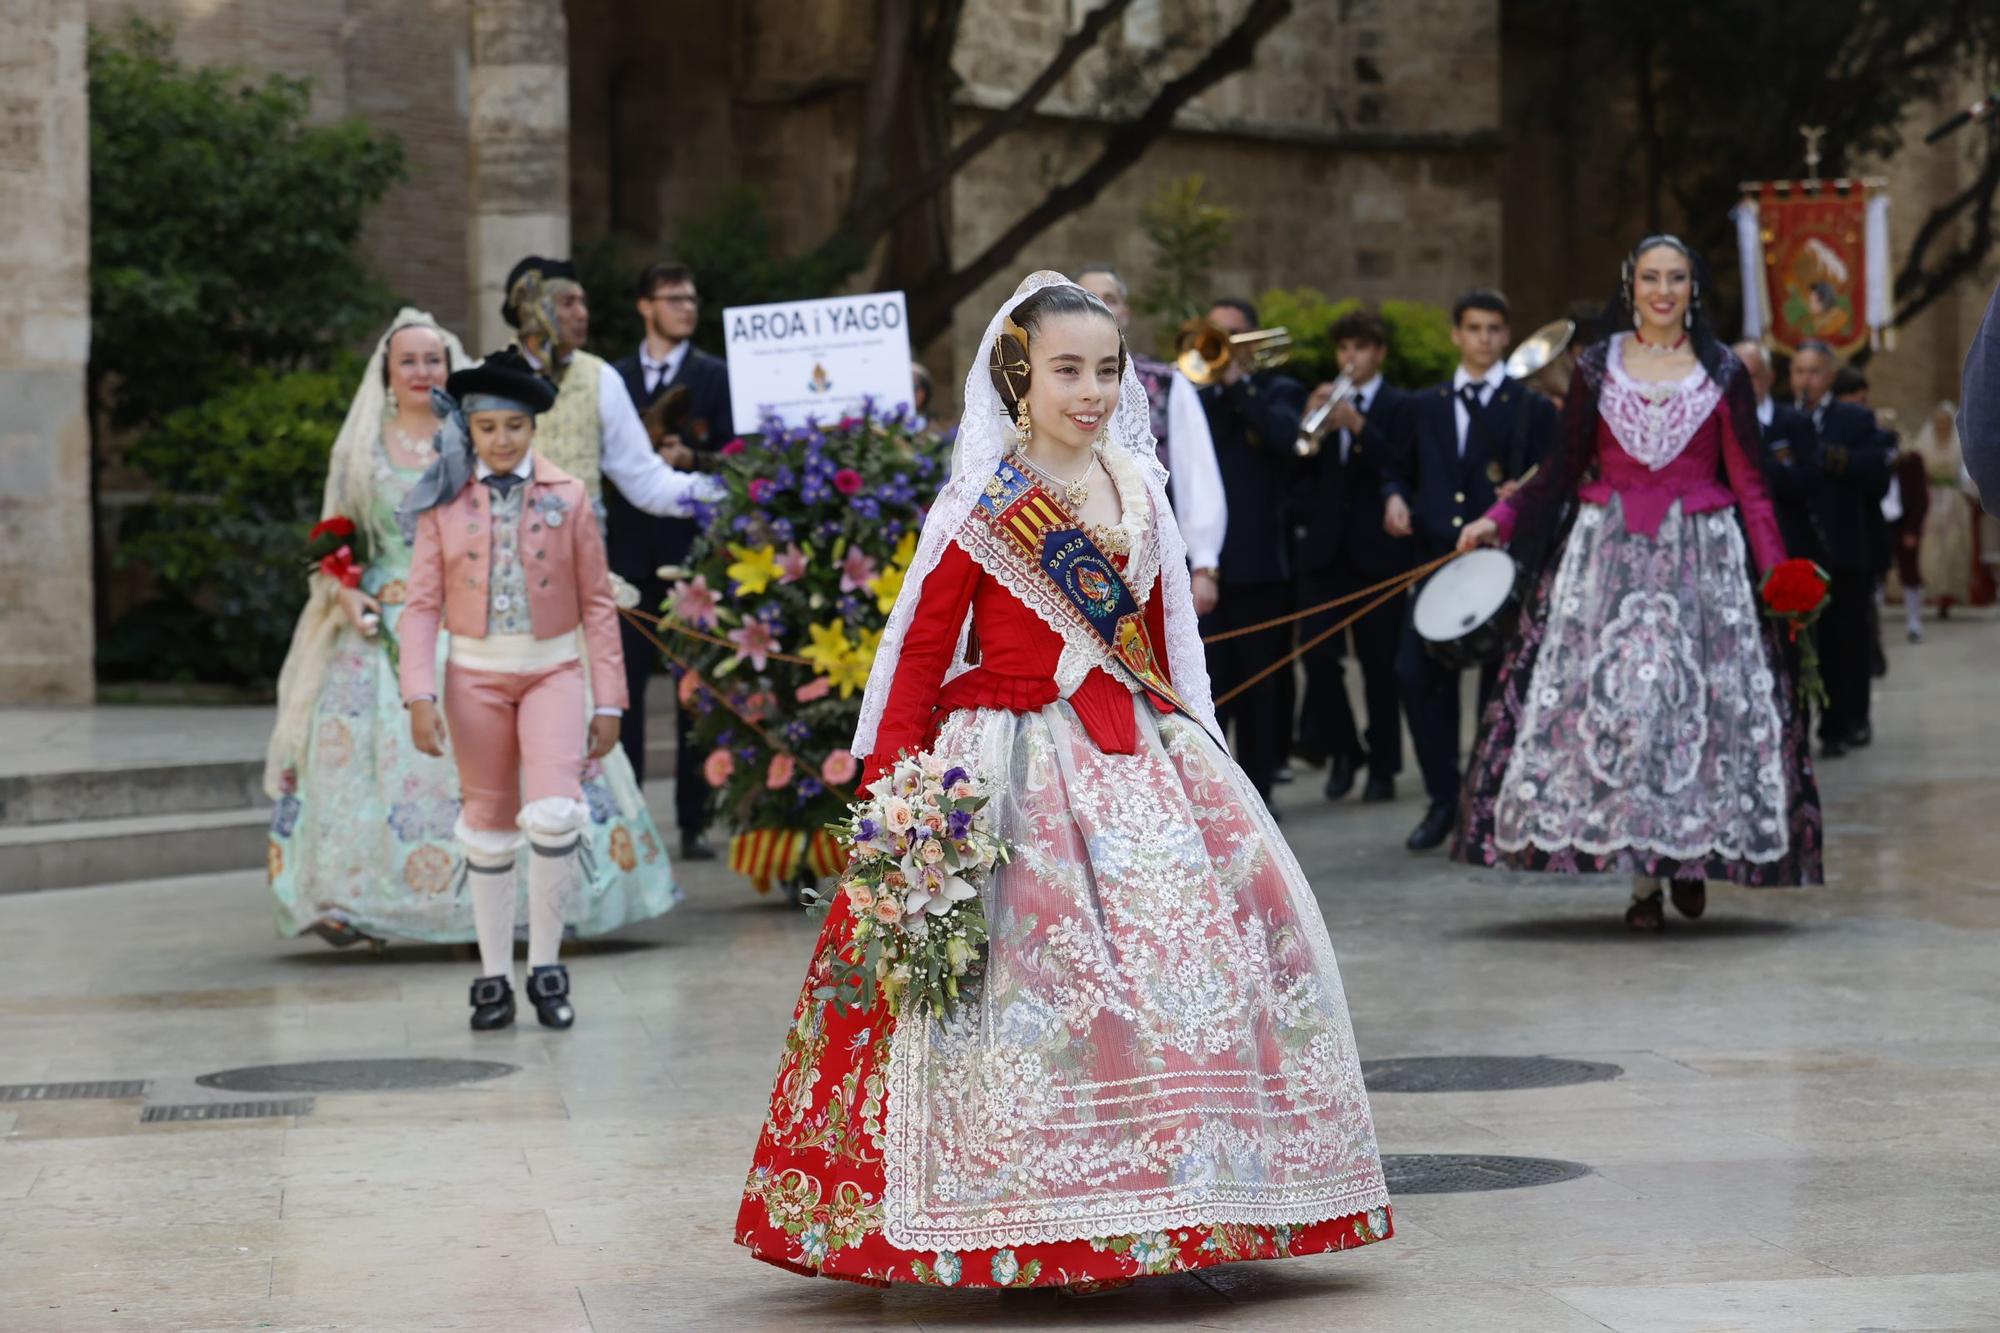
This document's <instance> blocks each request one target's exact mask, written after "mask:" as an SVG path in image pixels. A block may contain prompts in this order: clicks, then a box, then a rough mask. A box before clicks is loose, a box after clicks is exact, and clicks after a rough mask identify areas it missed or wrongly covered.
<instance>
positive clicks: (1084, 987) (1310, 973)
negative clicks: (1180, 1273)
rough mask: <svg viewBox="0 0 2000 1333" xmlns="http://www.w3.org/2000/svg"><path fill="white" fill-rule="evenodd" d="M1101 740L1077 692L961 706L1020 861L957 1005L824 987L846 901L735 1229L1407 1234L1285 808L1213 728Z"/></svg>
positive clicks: (921, 1238)
mask: <svg viewBox="0 0 2000 1333" xmlns="http://www.w3.org/2000/svg"><path fill="white" fill-rule="evenodd" d="M1136 711H1137V713H1138V717H1139V732H1140V748H1139V752H1138V753H1136V754H1132V755H1108V754H1104V753H1102V752H1100V751H1098V750H1097V749H1096V748H1095V747H1094V746H1093V745H1092V744H1091V742H1090V740H1089V738H1088V737H1087V735H1086V734H1085V733H1084V731H1083V729H1082V727H1081V726H1080V725H1079V724H1078V722H1077V720H1076V716H1075V714H1074V712H1073V711H1072V710H1071V709H1070V707H1069V705H1068V704H1066V703H1062V702H1058V703H1055V704H1052V705H1050V706H1049V707H1047V708H1045V709H1043V710H1041V711H1040V712H1037V713H1028V714H1015V713H1011V712H1007V711H1003V710H998V709H977V710H964V711H960V712H957V713H954V714H952V715H951V717H950V718H949V719H948V720H947V721H946V723H945V725H944V727H943V729H942V731H941V733H940V735H939V737H938V740H937V744H936V746H935V750H936V751H937V752H938V753H940V754H941V755H943V756H945V757H946V758H947V759H948V760H949V761H950V762H952V763H956V764H961V765H964V766H965V767H966V768H968V769H969V770H970V771H972V772H973V773H974V775H975V780H976V781H978V782H979V783H980V784H981V785H982V787H984V788H985V789H986V790H987V791H989V792H991V793H993V797H994V799H993V802H992V804H991V805H990V806H989V807H988V809H989V813H991V814H992V815H993V816H994V818H995V821H996V829H997V831H998V832H999V833H1000V835H1001V837H1002V838H1003V839H1005V841H1006V842H1007V844H1008V846H1009V848H1010V850H1011V852H1012V855H1013V860H1012V861H1011V862H1010V863H1008V864H1007V865H1004V866H1002V867H1000V868H999V869H998V871H996V873H995V874H994V876H993V878H992V880H991V882H990V883H989V884H988V885H986V886H985V889H984V893H985V895H986V902H985V906H986V912H987V919H988V923H989V928H990V931H991V941H990V944H989V948H988V957H987V962H986V967H985V970H984V972H983V974H982V975H981V976H979V977H978V978H977V979H976V981H975V982H974V984H973V985H972V986H971V987H970V988H969V989H968V991H967V992H966V999H965V1002H964V1003H962V1004H961V1006H960V1007H959V1009H958V1011H957V1013H956V1014H955V1015H953V1016H952V1017H951V1018H949V1019H945V1020H939V1019H935V1018H930V1017H925V1018H921V1019H918V1018H910V1019H908V1020H907V1021H904V1022H902V1023H898V1022H897V1021H896V1020H895V1019H894V1018H893V1017H891V1015H890V1014H889V1013H888V1012H887V1010H886V1008H885V1007H884V1006H883V1005H881V1004H879V1003H878V1004H877V1005H876V1006H875V1007H874V1008H872V1009H869V1010H862V1009H860V1008H858V1007H842V1006H840V1005H837V1004H836V1003H834V1001H833V1000H832V999H831V998H829V996H830V992H828V991H827V990H826V989H825V988H827V987H828V985H829V982H830V977H831V968H832V965H833V964H834V962H835V961H836V959H838V958H840V957H841V956H843V954H844V953H845V952H846V951H847V950H849V949H850V947H851V944H850V941H851V937H852V932H853V919H852V915H851V911H850V908H849V905H848V902H847V900H846V899H845V898H844V897H842V898H841V899H839V900H837V903H836V906H835V907H834V909H833V910H832V911H831V912H830V913H829V915H828V919H827V923H826V926H825V928H824V929H823V930H822V931H821V933H820V937H819V942H818V945H817V946H816V950H815V953H814V957H813V961H812V964H811V966H810V968H809V969H808V971H807V975H806V980H805V985H804V987H803V990H802V992H801V994H800V997H799V1003H798V1007H797V1009H796V1011H795V1018H794V1022H793V1025H792V1027H791V1030H790V1032H789V1033H788V1035H787V1038H786V1043H785V1052H784V1058H783V1061H782V1063H781V1065H780V1068H779V1073H778V1081H777V1086H776V1089H775V1091H774V1093H773V1096H772V1099H771V1107H770V1112H769V1115H768V1117H767V1119H766V1121H765V1125H764V1131H763V1135H762V1137H761V1139H760V1141H759V1143H758V1146H757V1152H756V1156H755V1159H754V1162H753V1166H752V1170H751V1172H750V1177H749V1181H748V1183H747V1185H746V1187H745V1190H744V1197H743V1205H742V1209H741V1212H740V1213H739V1215H738V1218H737V1228H736V1233H737V1239H738V1241H739V1242H740V1243H742V1244H743V1245H745V1246H747V1247H748V1248H749V1249H750V1250H751V1251H752V1252H753V1253H754V1254H755V1255H756V1256H757V1257H758V1258H761V1259H765V1260H767V1261H769V1262H771V1263H774V1264H777V1265H779V1266H781V1267H785V1268H790V1269H792V1270H794V1271H797V1272H801V1273H817V1274H821V1275H824V1276H827V1277H839V1278H847V1279H851V1280H854V1281H860V1282H868V1283H875V1284H883V1283H889V1282H922V1283H934V1284H940V1285H946V1286H1000V1287H1007V1286H1037V1285H1074V1284H1090V1283H1095V1282H1103V1281H1108V1280H1113V1279H1122V1278H1127V1277H1134V1276H1140V1275H1144V1274H1154V1273H1168V1272H1174V1271H1177V1270H1182V1269H1189V1268H1199V1267H1203V1266H1206V1265H1209V1264H1216V1263H1225V1262H1229V1261H1231V1260H1239V1259H1267V1258H1276V1257H1280V1256H1285V1255H1301V1254H1313V1253H1319V1252H1322V1251H1328V1250H1342V1249H1350V1248H1353V1247H1354V1246H1357V1245H1365V1244H1368V1243H1371V1242H1373V1241H1377V1240H1382V1239H1384V1238H1386V1237H1387V1236H1389V1235H1390V1234H1391V1219H1390V1213H1389V1202H1388V1193H1387V1190H1386V1188H1385V1187H1384V1185H1383V1180H1382V1169H1381V1162H1380V1159H1379V1157H1378V1155H1377V1152H1376V1147H1375V1133H1374V1126H1373V1122H1372V1119H1371V1117H1370V1115H1369V1109H1368V1099H1367V1093H1366V1091H1365V1089H1364V1088H1363V1086H1362V1082H1361V1070H1360V1062H1359V1060H1358V1058H1357V1056H1356V1053H1355V1049H1354V1038H1353V1033H1352V1030H1351V1028H1350V1025H1349V1022H1348V1016H1347V1006H1346V999H1345V996H1344V994H1343V993H1342V990H1341V984H1340V977H1339V973H1338V971H1337V969H1336V967H1335V965H1334V960H1333V949H1332V944H1331V942H1330V941H1329V940H1328V938H1327V933H1326V926H1325V924H1324V922H1323V921H1322V920H1321V917H1320V913H1319V908H1318V905H1317V903H1316V902H1315V901H1314V899H1313V897H1312V894H1311V891H1310V889H1309V888H1308V887H1307V885H1306V883H1305V879H1304V876H1303V874H1302V873H1301V872H1300V870H1299V867H1298V864H1297V862H1296V861H1295V860H1294V859H1293V858H1292V855H1291V852H1290V850H1289V849H1288V848H1287V847H1286V846H1285V844H1284V842H1283V840H1282V839H1281V838H1280V837H1279V836H1278V832H1277V829H1276V827H1275V826H1274V825H1273V824H1272V822H1271V820H1270V817H1269V815H1268V813H1267V812H1266V810H1265V808H1264V805H1263V803H1262V802H1261V801H1260V800H1258V799H1257V796H1256V793H1255V792H1254V791H1253V790H1252V788H1251V787H1250V785H1249V782H1248V781H1247V780H1246V779H1245V778H1244V777H1243V775H1242V772H1241V770H1240V769H1238V768H1237V767H1236V766H1235V764H1234V763H1232V762H1231V761H1230V760H1229V758H1228V756H1227V755H1226V754H1224V753H1223V752H1222V751H1221V750H1220V749H1218V747H1217V746H1216V745H1215V744H1214V743H1213V742H1212V741H1211V740H1210V739H1209V738H1208V736H1207V735H1206V734H1205V733H1203V732H1202V731H1201V730H1200V728H1199V727H1197V726H1195V725H1194V724H1192V723H1189V722H1186V721H1184V720H1182V719H1180V718H1178V717H1168V718H1164V719H1157V718H1155V717H1154V716H1153V715H1152V713H1151V710H1150V709H1146V708H1138V709H1137V710H1136Z"/></svg>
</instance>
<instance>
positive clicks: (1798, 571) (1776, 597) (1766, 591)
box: [1760, 557, 1827, 709]
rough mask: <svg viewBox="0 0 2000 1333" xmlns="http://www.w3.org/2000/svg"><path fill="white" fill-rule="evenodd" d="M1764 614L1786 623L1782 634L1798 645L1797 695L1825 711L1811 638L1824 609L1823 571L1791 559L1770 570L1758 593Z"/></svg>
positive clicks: (1824, 687)
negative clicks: (1809, 630)
mask: <svg viewBox="0 0 2000 1333" xmlns="http://www.w3.org/2000/svg"><path fill="white" fill-rule="evenodd" d="M1760 591H1761V592H1762V594H1763V597H1764V614H1765V615H1767V616H1770V617H1771V618H1772V619H1774V620H1782V621H1783V622H1784V623H1785V632H1786V633H1787V635H1789V636H1790V638H1791V641H1792V642H1793V643H1796V644H1798V645H1799V693H1800V694H1801V695H1802V696H1804V698H1805V701H1806V702H1807V703H1808V704H1811V705H1812V706H1813V707H1815V708H1820V709H1824V708H1825V707H1826V683H1825V682H1824V681H1823V680H1821V679H1820V674H1819V647H1818V645H1816V644H1815V643H1814V642H1813V636H1812V635H1810V634H1804V635H1801V631H1803V630H1808V629H1811V628H1812V624H1813V622H1814V621H1816V620H1818V619H1819V616H1820V612H1822V611H1824V610H1825V609H1826V600H1827V577H1826V571H1825V570H1823V569H1821V568H1820V567H1819V566H1818V565H1816V564H1814V563H1813V562H1812V561H1810V560H1806V559H1803V558H1799V557H1794V558H1793V559H1790V560H1785V561H1781V562H1780V563H1778V564H1776V565H1773V566H1772V567H1771V572H1770V573H1769V574H1766V575H1765V576H1764V586H1763V588H1762V589H1761V590H1760Z"/></svg>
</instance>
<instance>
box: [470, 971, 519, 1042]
mask: <svg viewBox="0 0 2000 1333" xmlns="http://www.w3.org/2000/svg"><path fill="white" fill-rule="evenodd" d="M513 1026H514V983H513V982H511V981H509V980H508V979H507V978H505V977H481V978H480V979H479V980H477V981H475V982H473V983H472V1030H473V1031H474V1032H491V1031H493V1030H494V1029H495V1028H510V1027H513Z"/></svg>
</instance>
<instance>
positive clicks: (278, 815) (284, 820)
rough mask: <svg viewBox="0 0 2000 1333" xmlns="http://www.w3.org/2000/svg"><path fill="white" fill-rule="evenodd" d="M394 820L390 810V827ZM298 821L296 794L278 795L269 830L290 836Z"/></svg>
mask: <svg viewBox="0 0 2000 1333" xmlns="http://www.w3.org/2000/svg"><path fill="white" fill-rule="evenodd" d="M394 820H395V815H394V812H393V811H392V812H391V814H390V821H391V826H392V827H393V826H394ZM298 823H299V798H298V797H296V796H283V797H280V798H279V799H278V804H277V805H276V806H275V807H273V809H272V810H271V832H272V833H274V834H276V835H277V836H278V837H280V838H289V837H291V836H292V830H293V829H294V828H297V827H298ZM398 836H400V834H399V835H398ZM404 841H405V842H407V841H409V839H407V838H405V839H404Z"/></svg>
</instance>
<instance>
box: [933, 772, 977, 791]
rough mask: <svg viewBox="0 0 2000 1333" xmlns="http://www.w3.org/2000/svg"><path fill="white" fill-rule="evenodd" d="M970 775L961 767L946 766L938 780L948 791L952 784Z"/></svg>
mask: <svg viewBox="0 0 2000 1333" xmlns="http://www.w3.org/2000/svg"><path fill="white" fill-rule="evenodd" d="M971 776H972V775H971V774H970V773H968V772H966V771H965V770H964V769H962V768H947V769H946V770H945V771H944V776H943V777H942V778H939V779H938V781H939V782H941V783H943V784H944V787H945V789H946V790H947V791H949V790H950V789H951V788H952V787H953V786H955V785H957V784H958V783H961V782H963V781H965V780H966V779H967V778H969V777H971Z"/></svg>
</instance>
